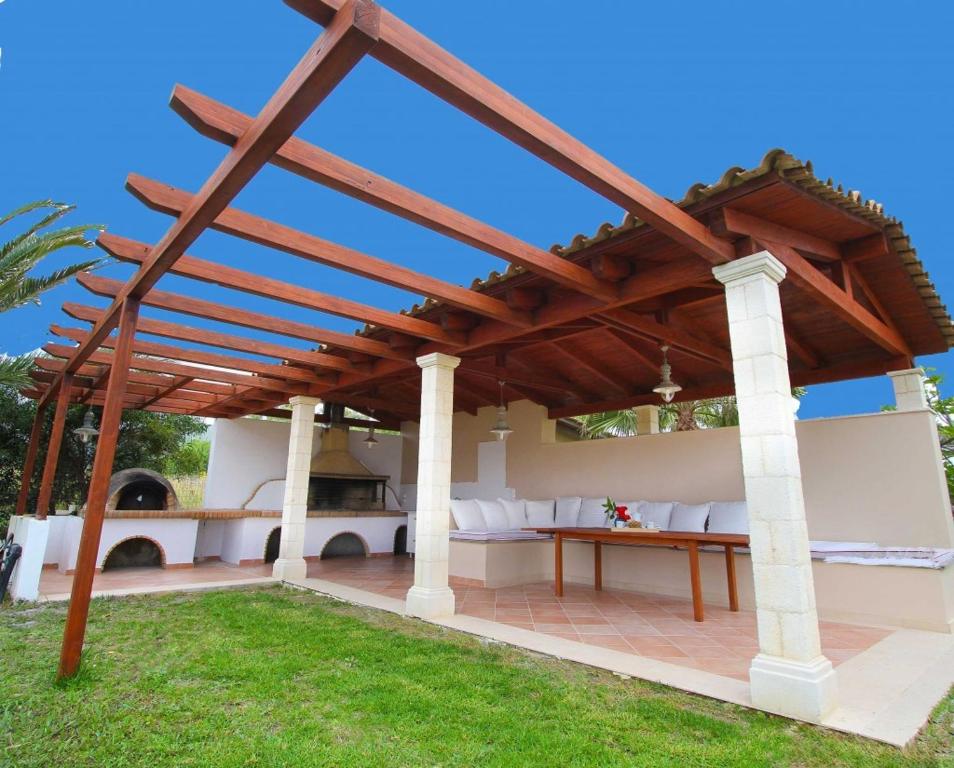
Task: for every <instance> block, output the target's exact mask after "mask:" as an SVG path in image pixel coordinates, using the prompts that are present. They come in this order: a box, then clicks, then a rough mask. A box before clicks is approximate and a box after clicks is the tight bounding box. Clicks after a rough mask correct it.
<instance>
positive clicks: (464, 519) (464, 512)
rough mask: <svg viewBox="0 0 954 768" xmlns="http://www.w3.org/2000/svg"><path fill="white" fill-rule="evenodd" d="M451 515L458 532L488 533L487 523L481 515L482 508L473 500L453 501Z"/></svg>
mask: <svg viewBox="0 0 954 768" xmlns="http://www.w3.org/2000/svg"><path fill="white" fill-rule="evenodd" d="M451 514H452V515H453V516H454V522H455V523H457V528H458V530H461V531H486V530H487V523H486V522H485V521H484V516H483V514H481V511H480V507H479V506H477V502H476V501H474V500H473V499H451Z"/></svg>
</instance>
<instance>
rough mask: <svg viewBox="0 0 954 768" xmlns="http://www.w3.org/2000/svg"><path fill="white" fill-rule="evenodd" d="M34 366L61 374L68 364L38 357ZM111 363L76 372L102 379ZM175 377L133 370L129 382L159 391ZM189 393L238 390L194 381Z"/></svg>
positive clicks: (84, 367)
mask: <svg viewBox="0 0 954 768" xmlns="http://www.w3.org/2000/svg"><path fill="white" fill-rule="evenodd" d="M33 363H34V365H36V366H37V367H38V368H41V369H44V370H47V371H53V372H55V373H59V372H60V371H63V370H64V369H65V368H66V363H65V362H64V361H63V360H62V359H54V358H49V357H38V358H36V359H35V360H34V361H33ZM109 366H110V363H108V362H107V363H84V364H83V365H81V366H80V367H79V369H78V370H77V372H76V375H77V376H83V377H85V378H90V379H97V378H102V375H103V374H104V373H107V374H108V372H109ZM173 378H174V377H173V376H171V375H169V374H158V373H147V372H143V371H136V370H131V371H130V372H129V381H131V382H135V383H139V384H146V385H149V386H151V387H152V388H153V389H159V388H161V387H166V386H168V385H169V384H170V383H171V382H172V380H173ZM106 384H107V382H106V380H105V379H104V380H103V382H102V386H104V387H105V386H106ZM189 391H190V392H196V393H202V394H208V395H212V396H214V395H218V396H223V395H231V394H234V393H235V392H236V391H237V389H236V387H235V385H233V384H222V383H219V382H214V381H196V380H193V381H192V382H190V383H189ZM199 400H200V401H201V402H212V401H211V400H210V399H208V398H199Z"/></svg>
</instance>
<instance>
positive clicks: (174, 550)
mask: <svg viewBox="0 0 954 768" xmlns="http://www.w3.org/2000/svg"><path fill="white" fill-rule="evenodd" d="M68 519H69V520H72V521H75V522H73V523H70V524H68V526H67V529H66V532H65V533H66V535H65V536H64V537H63V543H62V549H61V555H60V558H59V569H60V571H63V572H72V571H74V570H75V569H76V554H77V551H78V549H79V540H80V536H81V535H82V532H83V520H82V518H79V517H71V518H68ZM197 522H198V521H196V520H185V519H165V520H148V519H141V520H116V519H110V518H107V519H106V520H104V521H103V534H102V537H101V538H100V540H99V552H98V554H97V555H96V567H97V568H102V567H103V561H104V560H105V559H106V555H108V554H109V551H110V550H111V549H112V548H113V547H115V546H116V545H117V544H119V542H121V541H124V540H125V539H131V538H134V537H137V536H143V537H145V538H147V539H152V540H153V541H155V542H156V543H157V544H159V546H160V547H162V551H163V552H164V553H165V564H166V565H192V563H193V560H194V558H195V544H196V531H197V527H198V526H197Z"/></svg>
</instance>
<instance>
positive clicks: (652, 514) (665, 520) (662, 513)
mask: <svg viewBox="0 0 954 768" xmlns="http://www.w3.org/2000/svg"><path fill="white" fill-rule="evenodd" d="M636 511H637V512H639V519H640V520H642V522H643V525H646V523H654V524H655V526H654V527H656V528H660V529H662V530H664V531H666V530H668V529H669V518H670V516H671V515H672V502H671V501H641V502H639V503H638V504H637V507H636Z"/></svg>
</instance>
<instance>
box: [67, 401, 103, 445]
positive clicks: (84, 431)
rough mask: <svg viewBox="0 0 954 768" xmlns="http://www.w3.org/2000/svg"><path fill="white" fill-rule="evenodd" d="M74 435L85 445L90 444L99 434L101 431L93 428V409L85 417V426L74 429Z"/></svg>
mask: <svg viewBox="0 0 954 768" xmlns="http://www.w3.org/2000/svg"><path fill="white" fill-rule="evenodd" d="M73 434H74V435H76V436H77V437H78V438H79V439H80V441H81V442H83V443H88V442H89V441H90V440H92V439H93V438H94V437H96V436H97V435H98V434H99V430H98V429H96V427H94V426H93V410H92V408H91V409H90V410H88V411H86V415H85V416H83V425H82V426H80V427H77V428H76V429H74V430H73Z"/></svg>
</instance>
